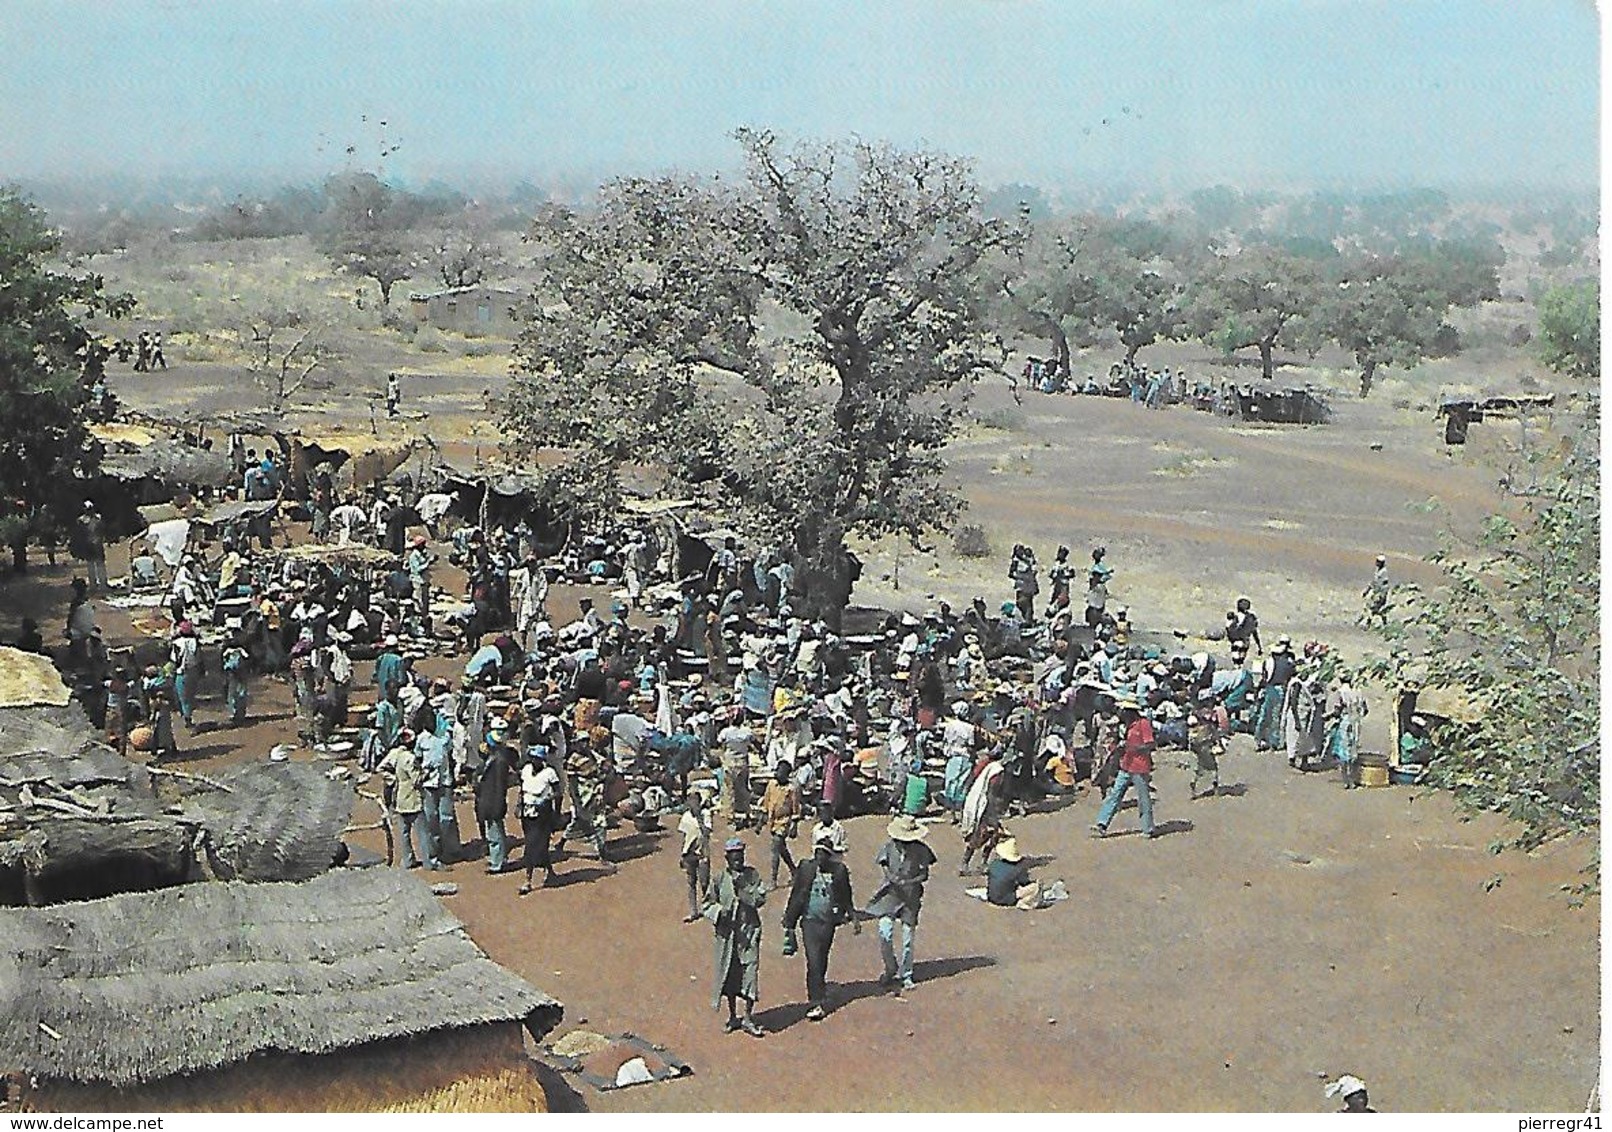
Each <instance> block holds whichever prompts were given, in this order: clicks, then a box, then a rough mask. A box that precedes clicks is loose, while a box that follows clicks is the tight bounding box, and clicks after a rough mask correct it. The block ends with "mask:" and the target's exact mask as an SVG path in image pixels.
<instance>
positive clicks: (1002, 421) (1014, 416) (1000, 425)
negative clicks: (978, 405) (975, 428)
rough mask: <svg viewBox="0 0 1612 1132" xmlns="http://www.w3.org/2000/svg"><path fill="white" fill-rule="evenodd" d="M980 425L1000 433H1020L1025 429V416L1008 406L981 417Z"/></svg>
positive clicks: (982, 414)
mask: <svg viewBox="0 0 1612 1132" xmlns="http://www.w3.org/2000/svg"><path fill="white" fill-rule="evenodd" d="M979 422H980V425H981V426H982V427H984V428H991V429H995V430H997V431H998V432H1018V431H1019V430H1020V429H1022V428H1024V414H1023V413H1021V412H1019V411H1018V410H1017V409H1010V408H1008V407H1007V406H1006V405H1003V406H1001V407H1000V408H996V409H991V410H990V411H988V412H984V413H981V414H980V415H979Z"/></svg>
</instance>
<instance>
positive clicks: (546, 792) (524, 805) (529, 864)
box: [519, 747, 560, 896]
mask: <svg viewBox="0 0 1612 1132" xmlns="http://www.w3.org/2000/svg"><path fill="white" fill-rule="evenodd" d="M545 754H546V752H545V751H544V749H543V748H542V747H531V748H528V749H527V751H526V754H525V755H523V756H521V767H520V790H521V795H520V818H521V837H522V838H523V840H524V842H525V845H524V848H523V849H522V850H521V856H522V859H523V863H524V864H525V866H526V881H525V883H524V884H522V885H521V887H520V892H519V895H521V896H525V895H526V894H527V893H529V892H531V891H532V873H533V872H534V871H535V870H536V869H538V868H542V870H543V885H544V887H547V886H548V885H550V884H552V883H553V882H554V860H553V856H554V851H553V845H552V838H553V836H554V829H555V827H556V826H557V825H558V824H559V796H560V774H559V772H558V771H556V770H555V769H554V768H553V767H551V766H550V765H549V764H548V760H547V759H546V758H545V757H544V756H545Z"/></svg>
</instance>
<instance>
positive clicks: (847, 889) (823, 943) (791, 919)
mask: <svg viewBox="0 0 1612 1132" xmlns="http://www.w3.org/2000/svg"><path fill="white" fill-rule="evenodd" d="M855 907H856V905H855V903H854V900H853V897H852V896H851V873H850V870H849V869H847V868H846V867H845V865H844V863H843V862H841V861H839V860H836V859H835V856H834V848H833V846H832V845H831V844H830V843H829V840H828V839H827V838H822V839H820V840H819V841H817V842H816V844H814V845H813V846H812V859H811V860H809V861H802V862H801V864H800V867H799V868H797V869H796V870H795V883H794V887H792V888H791V889H790V892H789V903H788V905H787V906H786V907H785V908H784V951H785V954H788V953H789V952H790V951H791V948H790V944H791V943H792V941H793V939H794V934H795V930H796V928H797V927H798V928H799V930H800V935H801V943H802V944H803V945H804V948H805V951H806V1001H807V1002H808V1003H810V1009H808V1010H807V1011H806V1017H807V1018H809V1019H810V1020H811V1021H813V1022H821V1021H822V1020H823V1019H824V1018H825V1017H827V1016H828V957H829V953H830V952H831V951H832V950H833V948H834V933H835V932H836V931H837V930H838V929H839V926H840V925H841V924H847V923H848V924H850V925H851V930H852V931H853V932H855V933H857V934H861V931H862V925H861V924H860V923H858V922H857V919H856V914H855V911H854V909H855Z"/></svg>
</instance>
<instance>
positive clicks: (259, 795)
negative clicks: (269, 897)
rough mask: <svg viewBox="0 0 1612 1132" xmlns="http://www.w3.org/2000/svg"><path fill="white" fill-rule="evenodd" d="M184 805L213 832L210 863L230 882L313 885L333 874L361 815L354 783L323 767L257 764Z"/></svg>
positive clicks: (227, 774) (226, 775)
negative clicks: (351, 823) (350, 824)
mask: <svg viewBox="0 0 1612 1132" xmlns="http://www.w3.org/2000/svg"><path fill="white" fill-rule="evenodd" d="M215 778H216V780H217V781H218V782H219V783H221V784H223V785H225V786H228V787H229V788H230V789H229V791H228V792H226V791H223V790H209V789H206V788H202V789H200V790H197V791H196V792H194V793H192V794H191V795H190V796H189V797H187V798H186V799H185V800H184V802H183V803H182V806H181V808H182V809H183V811H184V813H185V815H186V816H187V817H194V818H195V819H196V820H197V821H199V822H200V823H201V825H202V827H203V828H204V829H206V830H207V833H208V846H207V853H208V860H209V862H210V863H211V864H212V866H213V869H214V871H215V872H216V873H218V875H219V876H221V877H223V878H225V879H228V880H307V879H308V878H310V877H315V876H318V875H319V874H320V873H322V872H324V871H325V870H326V869H328V868H330V864H331V861H333V860H334V859H335V856H336V847H337V845H338V843H339V842H340V841H341V835H342V831H343V830H344V829H346V828H347V821H348V819H349V818H350V817H351V816H352V812H353V798H354V793H353V784H352V782H350V781H348V780H347V779H339V780H336V781H331V780H330V779H329V778H327V777H326V776H325V772H324V769H323V768H321V767H320V766H319V765H318V764H315V763H290V762H287V763H249V764H247V765H245V766H238V767H234V768H232V769H230V770H227V771H224V772H223V773H221V774H218V775H216V776H215Z"/></svg>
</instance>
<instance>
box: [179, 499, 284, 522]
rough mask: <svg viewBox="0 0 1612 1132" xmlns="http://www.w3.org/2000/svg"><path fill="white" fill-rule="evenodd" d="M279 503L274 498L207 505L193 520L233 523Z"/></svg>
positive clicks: (272, 507)
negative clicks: (213, 505)
mask: <svg viewBox="0 0 1612 1132" xmlns="http://www.w3.org/2000/svg"><path fill="white" fill-rule="evenodd" d="M279 505H280V504H279V501H278V500H274V499H241V500H236V501H234V502H231V503H220V504H218V505H217V506H216V507H209V508H208V509H207V510H206V511H205V512H203V513H202V514H200V515H197V516H196V517H195V519H194V520H193V521H194V522H197V523H201V524H203V525H204V526H209V527H216V526H218V525H219V524H221V523H235V522H239V521H240V520H241V519H246V518H250V517H252V516H254V515H262V514H266V513H267V512H269V511H273V510H274V509H275V508H276V507H278V506H279Z"/></svg>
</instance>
